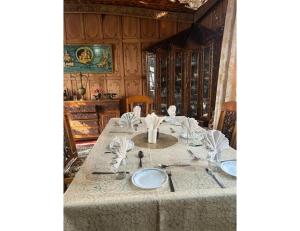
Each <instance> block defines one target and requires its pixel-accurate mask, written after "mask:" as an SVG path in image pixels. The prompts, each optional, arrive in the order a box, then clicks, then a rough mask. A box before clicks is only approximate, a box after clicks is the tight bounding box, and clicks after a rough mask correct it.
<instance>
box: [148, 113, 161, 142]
mask: <svg viewBox="0 0 300 231" xmlns="http://www.w3.org/2000/svg"><path fill="white" fill-rule="evenodd" d="M164 118H165V117H158V116H157V115H155V113H154V112H153V113H152V114H148V115H147V116H146V118H145V122H146V126H147V129H148V143H156V139H157V128H158V127H159V125H160V123H161V122H162V121H163V120H164Z"/></svg>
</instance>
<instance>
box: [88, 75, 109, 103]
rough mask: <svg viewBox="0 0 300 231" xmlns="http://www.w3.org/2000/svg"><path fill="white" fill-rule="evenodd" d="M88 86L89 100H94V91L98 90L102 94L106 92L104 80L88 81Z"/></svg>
mask: <svg viewBox="0 0 300 231" xmlns="http://www.w3.org/2000/svg"><path fill="white" fill-rule="evenodd" d="M89 86H90V95H89V96H90V99H92V100H93V99H95V97H94V95H96V93H95V91H96V90H97V89H98V90H100V91H101V90H103V91H104V92H106V87H105V81H104V80H98V81H95V80H90V82H89Z"/></svg>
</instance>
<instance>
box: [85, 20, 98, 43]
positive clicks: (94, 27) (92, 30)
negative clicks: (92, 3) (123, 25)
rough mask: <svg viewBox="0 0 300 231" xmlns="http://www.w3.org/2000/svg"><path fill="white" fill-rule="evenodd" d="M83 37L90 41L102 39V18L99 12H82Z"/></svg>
mask: <svg viewBox="0 0 300 231" xmlns="http://www.w3.org/2000/svg"><path fill="white" fill-rule="evenodd" d="M83 19H84V28H85V38H86V40H88V41H91V42H94V41H95V42H98V41H99V40H100V39H102V18H101V15H99V14H84V18H83Z"/></svg>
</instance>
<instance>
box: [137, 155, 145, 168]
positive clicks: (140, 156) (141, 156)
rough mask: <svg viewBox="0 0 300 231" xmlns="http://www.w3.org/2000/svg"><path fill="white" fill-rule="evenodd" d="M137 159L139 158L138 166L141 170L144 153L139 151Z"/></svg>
mask: <svg viewBox="0 0 300 231" xmlns="http://www.w3.org/2000/svg"><path fill="white" fill-rule="evenodd" d="M138 157H139V158H140V165H139V166H140V168H142V167H143V165H142V158H143V157H144V153H143V152H142V151H139V153H138Z"/></svg>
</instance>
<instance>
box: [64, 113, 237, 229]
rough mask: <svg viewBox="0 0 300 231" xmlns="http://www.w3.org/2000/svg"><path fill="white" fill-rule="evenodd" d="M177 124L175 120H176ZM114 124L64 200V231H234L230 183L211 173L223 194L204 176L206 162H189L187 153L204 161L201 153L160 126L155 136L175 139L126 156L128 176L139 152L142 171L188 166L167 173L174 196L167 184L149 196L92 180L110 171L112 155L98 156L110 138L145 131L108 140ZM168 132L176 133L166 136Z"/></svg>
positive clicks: (123, 183)
mask: <svg viewBox="0 0 300 231" xmlns="http://www.w3.org/2000/svg"><path fill="white" fill-rule="evenodd" d="M179 118H180V117H179ZM116 121H118V119H111V120H110V121H109V123H108V125H107V126H106V128H105V129H104V130H103V132H102V134H101V135H100V136H99V138H98V140H97V142H96V144H95V146H94V148H93V149H92V150H91V152H90V154H89V156H88V158H87V159H86V161H85V163H84V164H83V166H82V167H81V169H80V171H79V172H78V173H77V175H76V177H75V178H74V180H73V182H72V183H71V185H70V186H69V188H68V189H67V191H66V193H65V195H64V214H65V216H64V218H65V219H64V224H65V230H68V231H69V230H142V231H143V230H145V231H150V230H155V231H157V230H164V231H167V230H208V231H209V230H212V231H213V230H218V231H219V230H235V226H236V225H235V224H236V222H235V220H236V217H235V214H236V203H235V200H236V188H235V184H236V180H235V178H233V177H231V176H228V175H227V174H225V173H222V172H219V173H216V176H217V177H218V178H220V180H222V182H223V183H224V185H225V186H226V188H225V189H221V188H219V186H218V185H217V183H216V182H215V181H214V180H213V179H212V178H211V176H209V175H208V174H207V173H206V172H205V167H206V166H207V162H206V161H201V160H200V161H196V160H193V159H192V157H191V155H190V154H189V153H188V152H187V150H186V149H187V148H189V149H191V150H192V151H194V152H197V153H199V154H200V156H201V157H203V158H205V157H206V155H207V150H206V149H205V148H204V147H187V146H186V144H185V141H184V140H183V139H180V138H179V132H180V130H181V128H180V127H179V126H174V125H170V124H167V123H163V124H162V125H161V126H160V132H164V133H166V134H171V135H174V136H176V137H178V138H179V142H178V143H177V144H175V145H173V146H171V147H168V148H165V149H147V148H139V147H135V148H134V149H133V150H131V151H130V152H129V153H128V161H127V163H128V164H127V169H128V170H129V171H130V173H131V174H130V175H132V173H133V172H134V171H135V170H137V169H138V164H139V159H138V157H137V153H138V151H139V150H142V151H143V152H144V155H145V157H144V158H143V167H155V166H157V165H158V164H159V163H163V164H172V163H189V164H191V165H192V166H189V167H184V168H182V167H181V168H179V167H171V168H169V169H170V170H171V172H172V180H173V183H174V187H175V192H170V188H169V185H168V184H165V185H164V186H163V187H161V188H159V189H154V190H141V189H139V188H136V187H135V186H134V185H133V184H132V183H131V180H130V176H128V177H127V179H126V180H116V179H115V178H116V177H115V175H93V174H91V173H92V172H93V171H110V164H109V163H110V162H111V158H112V156H113V154H107V153H104V152H105V151H107V150H108V149H107V146H108V144H109V143H110V142H111V140H112V139H113V138H114V137H115V136H124V135H125V136H127V137H128V138H131V137H133V136H135V135H136V134H138V133H143V132H145V130H146V127H145V125H144V123H143V124H142V125H140V126H139V128H138V131H137V132H135V133H134V134H113V133H109V131H110V130H112V129H114V130H116V129H117V128H116V127H115V126H114V124H115V122H116ZM170 127H172V128H173V129H174V130H176V133H175V134H174V133H171V131H170ZM221 157H222V159H223V160H225V159H233V158H235V150H234V149H231V148H230V149H227V150H225V151H224V152H223V153H222V155H221Z"/></svg>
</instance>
